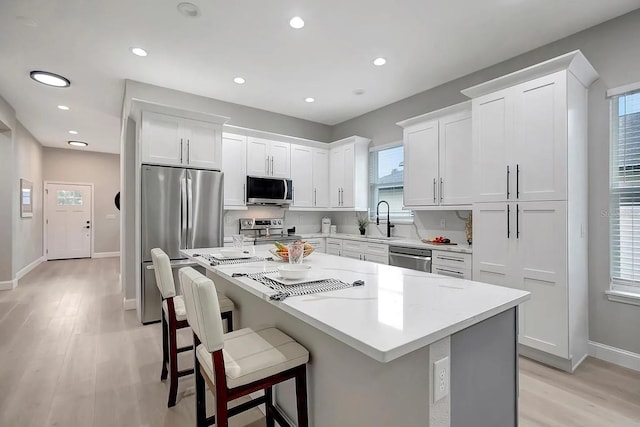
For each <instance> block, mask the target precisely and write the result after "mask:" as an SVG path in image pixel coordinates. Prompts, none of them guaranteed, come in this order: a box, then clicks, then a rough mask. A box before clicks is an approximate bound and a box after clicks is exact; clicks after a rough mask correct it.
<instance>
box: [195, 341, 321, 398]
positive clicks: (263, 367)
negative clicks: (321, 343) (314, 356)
mask: <svg viewBox="0 0 640 427" xmlns="http://www.w3.org/2000/svg"><path fill="white" fill-rule="evenodd" d="M222 354H223V357H224V364H225V373H226V376H227V387H228V388H236V387H239V386H241V385H245V384H249V383H252V382H254V381H257V380H260V379H263V378H267V377H270V376H272V375H274V374H277V373H279V372H284V371H286V370H288V369H291V368H295V367H296V366H300V365H303V364H305V363H307V362H308V361H309V352H308V351H307V349H306V348H304V347H303V346H301V345H300V344H298V343H297V342H296V341H294V340H293V338H291V337H289V336H288V335H286V334H284V333H283V332H281V331H280V330H278V329H276V328H267V329H261V330H257V331H255V330H253V329H251V328H244V329H239V330H237V331H233V332H230V333H228V334H224V348H223V349H222ZM196 356H197V357H198V361H199V362H200V364H201V365H202V367H203V368H204V370H205V372H206V373H207V375H208V376H209V378H210V379H211V381H212V382H215V378H214V375H213V360H212V357H211V353H209V352H208V351H207V349H206V348H205V347H204V346H203V345H202V344H201V345H199V346H198V347H197V348H196Z"/></svg>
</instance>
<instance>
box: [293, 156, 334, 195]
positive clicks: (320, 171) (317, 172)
mask: <svg viewBox="0 0 640 427" xmlns="http://www.w3.org/2000/svg"><path fill="white" fill-rule="evenodd" d="M292 166H293V165H292ZM313 207H317V208H327V207H329V150H325V149H323V148H314V149H313Z"/></svg>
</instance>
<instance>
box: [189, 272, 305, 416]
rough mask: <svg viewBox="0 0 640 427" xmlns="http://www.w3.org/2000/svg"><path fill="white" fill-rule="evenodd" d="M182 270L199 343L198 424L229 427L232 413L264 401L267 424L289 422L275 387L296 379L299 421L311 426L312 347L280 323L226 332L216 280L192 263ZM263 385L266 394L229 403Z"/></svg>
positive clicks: (196, 359)
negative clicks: (211, 398)
mask: <svg viewBox="0 0 640 427" xmlns="http://www.w3.org/2000/svg"><path fill="white" fill-rule="evenodd" d="M178 275H179V278H180V283H181V285H182V290H183V293H184V302H185V307H186V310H187V320H188V321H189V325H190V326H191V329H192V330H193V342H194V345H195V346H196V350H195V370H196V372H195V376H196V420H197V426H198V427H205V426H210V425H212V424H214V423H215V425H216V427H227V426H228V425H229V424H228V420H229V417H231V416H234V415H236V414H239V413H240V412H243V411H246V410H247V409H250V408H253V407H256V406H258V405H260V404H262V403H264V404H265V407H266V421H267V426H268V427H273V426H274V420H275V421H278V424H280V425H281V426H283V427H284V426H287V427H290V425H289V423H288V422H287V421H286V419H285V418H284V416H283V415H282V413H280V411H279V410H278V409H277V408H276V407H275V406H274V405H273V401H272V389H271V387H272V386H274V385H275V384H278V383H280V382H283V381H286V380H288V379H292V378H294V379H295V386H296V403H297V411H298V426H299V427H307V426H308V425H309V420H308V414H307V365H306V364H307V362H308V361H309V352H308V351H307V349H305V348H304V347H303V346H301V345H300V344H298V343H297V342H296V341H294V340H293V339H292V338H291V337H289V336H287V335H285V334H284V333H283V332H281V331H280V330H278V329H276V328H266V329H260V330H254V329H251V328H244V329H239V330H237V331H234V332H230V333H227V334H223V332H222V320H221V319H220V312H219V310H220V309H219V308H218V300H217V298H218V297H217V294H216V288H215V286H214V284H213V282H212V281H211V279H209V278H207V277H205V276H203V275H202V274H200V273H198V272H197V271H195V270H194V269H192V268H190V267H185V268H181V269H180V271H179V273H178ZM205 383H206V384H207V385H208V386H209V390H210V391H211V392H212V393H213V394H214V395H215V399H216V413H215V415H213V416H211V417H208V418H207V414H206V400H205V397H206V396H205V395H206V390H205ZM258 390H264V391H265V395H264V396H260V397H258V398H255V399H253V400H251V401H248V402H245V403H242V404H240V405H238V406H235V407H233V408H228V407H227V404H228V403H229V402H230V401H232V400H235V399H237V398H239V397H242V396H247V395H249V393H253V392H255V391H258Z"/></svg>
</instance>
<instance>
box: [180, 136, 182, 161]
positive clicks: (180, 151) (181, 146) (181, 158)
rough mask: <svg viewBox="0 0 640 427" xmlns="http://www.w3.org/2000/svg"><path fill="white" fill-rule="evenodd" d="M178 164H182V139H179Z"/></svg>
mask: <svg viewBox="0 0 640 427" xmlns="http://www.w3.org/2000/svg"><path fill="white" fill-rule="evenodd" d="M180 163H182V138H180Z"/></svg>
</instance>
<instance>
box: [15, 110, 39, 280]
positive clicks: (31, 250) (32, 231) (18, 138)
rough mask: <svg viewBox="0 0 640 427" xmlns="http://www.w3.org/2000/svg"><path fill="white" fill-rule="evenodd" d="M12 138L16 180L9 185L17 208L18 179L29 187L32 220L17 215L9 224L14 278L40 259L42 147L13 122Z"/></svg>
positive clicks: (18, 124)
mask: <svg viewBox="0 0 640 427" xmlns="http://www.w3.org/2000/svg"><path fill="white" fill-rule="evenodd" d="M14 135H15V138H14V144H15V147H14V148H15V150H14V151H15V158H16V161H15V162H14V167H15V168H16V176H15V179H14V182H13V185H14V186H15V187H16V188H15V189H14V192H15V193H17V194H18V197H17V198H16V203H17V204H18V205H19V194H20V184H19V182H20V179H27V180H29V181H31V182H32V183H33V217H30V218H21V217H20V214H19V212H18V214H17V215H16V216H15V217H14V221H13V223H14V227H13V271H14V272H16V274H17V272H19V271H20V270H21V269H23V268H24V267H26V266H27V265H29V264H31V263H32V262H34V261H36V260H37V259H38V258H40V257H42V202H43V197H42V196H43V193H42V145H40V142H38V140H36V139H35V138H34V137H33V135H31V133H29V131H28V130H27V129H26V128H25V127H24V126H22V123H20V122H16V131H15V133H14ZM18 209H19V207H18Z"/></svg>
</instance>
